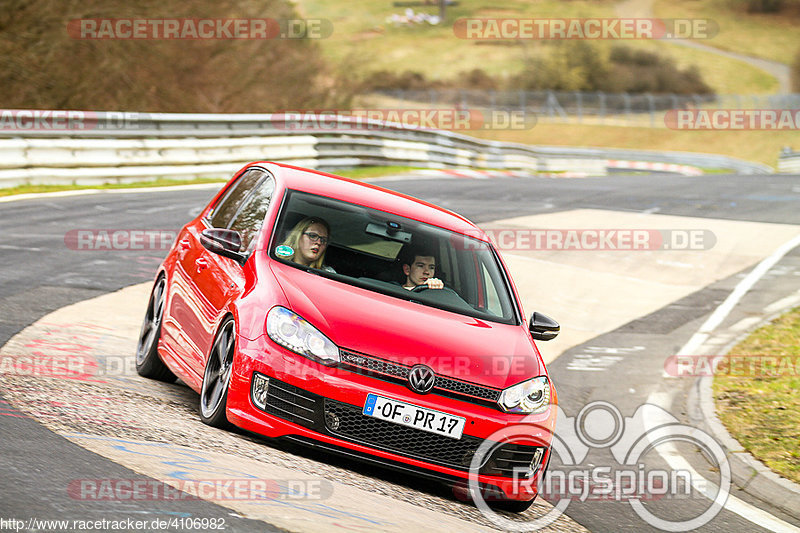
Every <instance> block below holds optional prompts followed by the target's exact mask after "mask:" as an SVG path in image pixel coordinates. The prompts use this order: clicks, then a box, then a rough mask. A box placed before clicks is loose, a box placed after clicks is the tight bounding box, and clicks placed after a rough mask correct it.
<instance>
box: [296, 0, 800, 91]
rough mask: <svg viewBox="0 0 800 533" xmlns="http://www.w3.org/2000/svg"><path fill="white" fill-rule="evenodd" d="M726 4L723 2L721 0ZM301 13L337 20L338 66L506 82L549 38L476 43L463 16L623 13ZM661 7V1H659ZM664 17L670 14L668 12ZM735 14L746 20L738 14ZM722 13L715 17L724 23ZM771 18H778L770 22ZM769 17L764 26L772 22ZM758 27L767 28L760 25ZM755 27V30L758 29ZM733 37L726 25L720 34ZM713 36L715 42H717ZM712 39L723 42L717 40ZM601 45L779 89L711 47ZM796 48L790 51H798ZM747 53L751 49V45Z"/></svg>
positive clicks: (723, 87) (305, 1) (608, 13)
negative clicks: (465, 34)
mask: <svg viewBox="0 0 800 533" xmlns="http://www.w3.org/2000/svg"><path fill="white" fill-rule="evenodd" d="M712 1H715V0H682V5H688V3H689V2H700V3H701V4H703V5H705V4H709V3H711V2H712ZM719 1H722V0H719ZM297 5H298V6H299V10H300V12H301V13H303V14H304V15H305V16H312V15H313V16H314V17H319V18H325V19H328V20H330V21H331V22H332V23H333V27H334V32H333V35H331V37H329V38H327V39H325V40H323V41H321V42H320V44H321V48H322V51H323V54H324V55H325V57H327V58H328V59H329V60H330V61H332V62H333V63H334V64H337V65H340V66H343V67H342V68H346V69H348V70H352V71H354V72H359V73H367V72H374V71H380V70H389V71H393V72H402V71H405V70H411V71H417V72H422V73H423V74H425V75H426V77H428V78H429V79H454V78H456V77H457V76H458V74H459V73H461V72H465V71H469V70H472V69H474V68H481V69H484V70H485V71H486V72H487V73H488V74H490V75H491V76H493V77H495V78H497V79H498V80H505V79H508V78H510V77H511V76H514V75H516V74H518V73H519V72H521V71H522V70H523V69H524V61H525V58H526V57H533V56H541V55H547V54H551V53H553V48H552V47H551V46H549V44H548V43H547V42H537V41H531V40H528V41H524V40H523V41H521V42H516V43H515V42H492V41H474V40H465V39H459V38H457V37H456V36H455V35H454V33H453V29H452V24H453V22H454V21H455V20H456V19H458V18H461V17H492V16H495V17H511V18H525V17H527V18H579V17H601V18H611V17H617V16H619V15H618V14H617V13H616V10H615V5H616V2H612V1H609V0H601V1H588V0H574V1H570V2H560V1H558V0H533V1H525V0H506V1H505V2H503V3H502V4H496V5H492V4H489V3H488V2H487V3H478V2H461V3H460V4H459V6H457V7H450V8H448V15H447V19H448V21H447V22H446V23H445V24H441V25H439V26H430V25H427V24H420V25H412V26H394V25H393V24H391V23H390V22H387V17H389V16H390V15H392V14H394V13H397V14H401V13H402V12H403V10H404V8H399V7H394V6H393V5H392V2H391V1H390V0H386V1H383V2H374V1H367V0H354V1H351V2H347V3H345V4H342V3H341V2H334V1H332V0H298V4H297ZM659 5H660V4H659ZM414 9H415V10H418V11H425V12H428V13H431V14H433V13H437V8H436V6H435V5H431V6H423V7H418V8H414ZM686 13H690V11H689V10H688V7H687V8H686V9H685V10H683V11H682V10H680V9H679V10H670V11H669V14H670V15H671V16H672V17H673V18H686V17H687V16H688V15H687V14H686ZM664 16H666V15H664ZM725 16H730V18H732V19H734V20H736V19H738V18H745V19H748V20H749V17H741V16H737V15H734V14H731V15H728V14H725ZM720 17H722V15H719V16H711V15H708V16H706V17H705V18H713V19H715V20H720V21H721V26H724V25H725V23H726V22H725V20H724V19H721V18H720ZM771 20H772V19H771ZM770 24H771V23H769V22H764V23H763V25H764V28H769V27H770ZM785 26H786V25H785V24H782V23H779V22H777V21H776V22H775V24H774V25H772V26H771V27H773V28H774V29H775V31H776V32H783V33H787V34H788V33H794V34H798V33H800V32H797V31H794V32H792V31H790V30H789V29H785ZM750 28H756V26H754V25H752V24H748V23H740V24H739V27H737V30H741V31H745V32H746V31H747V30H748V29H750ZM758 28H759V29H758V31H761V29H760V28H761V27H760V26H758ZM753 31H754V32H755V31H756V29H753ZM734 33H735V35H736V37H735V39H736V40H738V46H739V47H740V48H743V49H746V48H747V46H748V43H749V41H750V34H749V33H738V32H734ZM720 35H721V36H727V35H728V30H727V29H726V30H725V32H720ZM795 38H797V39H800V35H797V36H796V37H781V38H780V39H776V40H775V41H774V43H775V44H774V50H772V51H770V53H771V54H773V55H781V54H783V55H785V54H786V48H783V49H782V48H781V47H782V46H783V44H782V43H783V42H784V41H785V40H789V41H793V40H794V39H795ZM711 41H714V42H711ZM711 41H710V42H708V43H707V44H711V45H714V46H716V45H718V43H717V42H716V40H711ZM593 44H596V45H597V46H598V47H600V48H607V47H610V46H613V45H616V44H623V45H625V46H630V47H633V48H640V49H648V50H655V51H657V52H659V53H662V54H664V55H666V56H669V57H672V58H674V59H675V60H676V62H677V64H678V66H680V67H686V66H689V65H696V66H697V67H698V69H699V70H700V71H701V73H702V76H703V78H704V80H705V81H706V83H708V84H709V85H710V86H711V87H712V88H713V89H714V91H715V92H717V93H718V94H733V93H738V94H748V93H768V92H774V91H775V90H776V89H777V87H778V83H777V81H776V80H775V78H774V77H773V76H771V75H769V74H768V73H766V72H764V71H762V70H760V69H758V68H755V67H751V66H749V65H747V64H745V63H742V62H741V61H738V60H735V59H729V58H725V57H720V56H718V55H715V54H711V53H708V52H703V51H698V50H694V49H689V48H687V47H684V46H679V45H676V44H674V43H670V42H669V41H665V40H664V41H662V40H658V41H641V40H624V41H610V40H597V41H593ZM762 46H763V47H764V51H759V52H758V53H755V52H754V54H755V55H761V54H766V52H767V51H768V50H767V49H768V47H769V46H770V45H769V42H767V41H765V42H764V43H763V45H762ZM794 50H795V49H791V50H790V52H791V53H792V54H793V53H794ZM745 52H746V50H745Z"/></svg>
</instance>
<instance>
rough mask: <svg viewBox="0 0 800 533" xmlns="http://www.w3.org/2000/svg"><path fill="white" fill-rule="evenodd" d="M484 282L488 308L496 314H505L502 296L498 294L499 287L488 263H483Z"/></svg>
mask: <svg viewBox="0 0 800 533" xmlns="http://www.w3.org/2000/svg"><path fill="white" fill-rule="evenodd" d="M481 269H482V273H481V274H482V277H483V282H484V283H485V287H486V309H487V310H488V311H489V312H490V313H492V314H493V315H495V316H503V307H502V306H501V304H500V296H499V295H498V294H497V287H495V285H494V280H492V278H491V275H490V274H489V271H488V270H487V269H486V265H484V264H481Z"/></svg>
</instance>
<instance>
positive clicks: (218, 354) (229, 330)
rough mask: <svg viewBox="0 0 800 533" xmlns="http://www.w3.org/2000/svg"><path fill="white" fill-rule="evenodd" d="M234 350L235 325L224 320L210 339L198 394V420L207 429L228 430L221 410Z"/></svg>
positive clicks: (223, 405) (225, 398)
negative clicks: (210, 427) (207, 426)
mask: <svg viewBox="0 0 800 533" xmlns="http://www.w3.org/2000/svg"><path fill="white" fill-rule="evenodd" d="M235 347H236V323H235V322H234V320H233V318H228V319H227V320H226V321H225V322H224V323H223V324H222V327H220V328H219V333H217V337H216V339H214V344H213V346H212V347H211V353H210V354H209V356H208V361H207V362H206V370H205V372H204V374H203V388H202V389H201V391H200V420H202V421H203V422H204V423H206V424H208V425H209V426H213V427H217V428H229V427H231V423H230V422H228V417H227V416H226V415H225V409H226V406H227V404H228V386H229V385H230V383H231V373H232V371H233V354H234V349H235Z"/></svg>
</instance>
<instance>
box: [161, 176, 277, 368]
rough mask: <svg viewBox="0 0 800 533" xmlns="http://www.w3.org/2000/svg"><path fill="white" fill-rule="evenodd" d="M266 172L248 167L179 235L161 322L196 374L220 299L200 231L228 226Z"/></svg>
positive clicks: (179, 352)
mask: <svg viewBox="0 0 800 533" xmlns="http://www.w3.org/2000/svg"><path fill="white" fill-rule="evenodd" d="M266 175H267V174H266V172H265V171H263V170H261V169H252V170H248V171H247V172H245V173H244V174H242V175H241V176H240V177H239V178H238V179H237V180H236V181H235V182H234V183H233V184H232V185H231V186H230V188H229V189H228V192H227V193H226V194H225V195H224V196H223V197H222V198H221V199H220V200H219V201H218V203H217V205H215V206H214V207H213V209H212V211H211V212H210V213H209V215H208V216H207V217H205V218H202V219H198V220H195V221H194V222H193V223H191V224H189V225H188V226H187V227H186V228H185V231H183V232H181V234H180V235H179V236H178V252H177V261H176V264H175V271H174V274H173V282H172V284H171V291H172V297H171V298H170V300H169V314H168V316H169V317H170V318H169V320H168V321H165V324H164V325H165V335H167V336H169V337H171V340H170V342H169V345H170V346H172V347H173V349H174V350H175V352H176V355H177V356H178V358H179V359H181V361H182V362H183V363H184V365H187V366H188V367H189V368H191V370H192V371H194V372H196V373H198V376H201V375H202V369H203V365H204V364H205V354H206V353H207V352H208V343H209V340H208V339H209V337H210V336H213V334H214V328H215V327H216V324H217V318H218V317H217V315H218V310H217V309H218V308H217V306H218V305H219V299H220V296H219V294H218V289H215V288H214V287H213V284H211V282H212V281H213V276H210V275H208V273H206V272H205V271H206V270H207V269H208V266H209V263H210V262H211V261H212V259H211V257H210V256H211V255H213V254H211V253H210V252H208V251H207V250H206V249H205V248H204V247H203V245H202V244H201V243H200V234H201V233H202V231H203V230H204V229H206V228H209V227H223V228H227V227H228V226H229V225H230V223H231V222H232V221H233V220H234V218H235V216H236V213H237V212H238V211H239V209H240V208H241V207H242V205H243V204H244V203H245V201H246V200H247V198H248V196H249V195H250V193H251V192H252V191H253V189H254V188H256V186H257V185H258V184H259V183H260V182H261V181H262V180H263V179H265V176H266ZM270 179H271V178H270ZM237 267H238V265H237ZM229 285H230V283H228V286H229ZM208 295H211V297H212V300H214V301H215V302H217V303H216V305H215V304H213V303H212V301H211V300H209V297H208Z"/></svg>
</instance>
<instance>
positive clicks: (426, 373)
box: [408, 365, 436, 394]
mask: <svg viewBox="0 0 800 533" xmlns="http://www.w3.org/2000/svg"><path fill="white" fill-rule="evenodd" d="M435 382H436V374H434V373H433V370H431V368H430V367H429V366H425V365H414V366H413V367H411V370H410V371H409V373H408V386H409V388H410V389H411V390H413V391H414V392H418V393H419V394H427V393H429V392H430V391H431V389H432V388H433V384H434V383H435Z"/></svg>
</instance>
